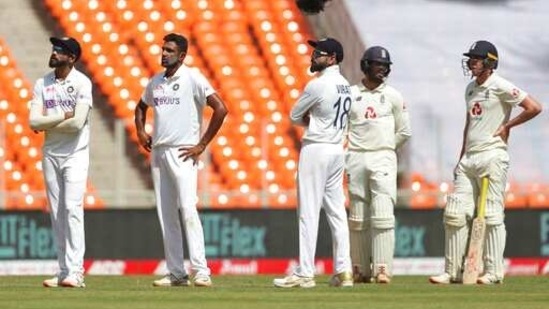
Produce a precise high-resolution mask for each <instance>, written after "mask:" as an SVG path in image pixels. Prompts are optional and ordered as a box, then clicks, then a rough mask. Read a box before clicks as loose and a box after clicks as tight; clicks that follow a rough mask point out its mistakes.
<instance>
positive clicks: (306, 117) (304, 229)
mask: <svg viewBox="0 0 549 309" xmlns="http://www.w3.org/2000/svg"><path fill="white" fill-rule="evenodd" d="M309 44H310V45H311V46H312V47H314V48H315V50H314V51H313V54H312V57H311V69H310V70H311V72H319V75H318V77H317V78H316V79H314V80H312V81H310V82H309V83H308V84H307V86H306V87H305V90H304V92H303V94H302V95H301V96H300V98H299V99H298V101H297V103H296V104H295V105H294V107H293V108H292V111H291V115H290V118H291V120H292V122H293V123H294V124H297V125H301V126H305V127H306V129H305V134H304V136H303V141H302V146H301V152H300V155H299V163H298V170H297V194H298V218H299V267H297V269H296V270H295V272H294V273H293V274H292V275H290V276H288V277H285V278H281V279H275V280H274V282H273V283H274V285H275V286H277V287H283V288H286V287H303V288H310V287H314V286H315V285H316V283H315V281H314V275H315V264H314V261H315V251H316V243H317V236H318V223H319V216H320V210H321V208H324V211H325V213H326V217H327V219H328V224H329V226H330V230H331V233H332V242H333V256H334V271H335V274H336V275H334V277H332V280H331V285H334V286H352V285H353V280H352V272H351V270H352V269H351V259H350V251H349V250H350V249H349V230H348V224H347V214H346V212H345V196H344V191H343V172H344V152H343V136H344V131H345V127H346V126H347V117H348V115H349V112H350V108H351V101H352V99H351V90H350V85H349V82H348V81H347V80H346V79H345V78H344V77H343V76H342V75H341V74H340V72H339V65H338V64H339V63H340V62H341V61H342V60H343V47H342V46H341V44H340V43H339V42H338V41H336V40H335V39H332V38H327V39H323V40H320V41H316V42H315V41H309Z"/></svg>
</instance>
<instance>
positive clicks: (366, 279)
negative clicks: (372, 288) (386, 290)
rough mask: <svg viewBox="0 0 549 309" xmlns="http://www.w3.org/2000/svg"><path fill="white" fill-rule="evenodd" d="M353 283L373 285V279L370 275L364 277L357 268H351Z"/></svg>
mask: <svg viewBox="0 0 549 309" xmlns="http://www.w3.org/2000/svg"><path fill="white" fill-rule="evenodd" d="M353 282H354V283H373V282H374V278H372V276H371V274H370V275H365V274H363V273H362V272H361V271H360V268H359V267H358V266H356V265H355V266H353Z"/></svg>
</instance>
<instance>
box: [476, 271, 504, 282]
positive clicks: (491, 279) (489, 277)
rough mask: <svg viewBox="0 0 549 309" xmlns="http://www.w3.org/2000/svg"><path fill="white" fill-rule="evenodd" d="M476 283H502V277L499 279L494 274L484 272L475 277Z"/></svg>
mask: <svg viewBox="0 0 549 309" xmlns="http://www.w3.org/2000/svg"><path fill="white" fill-rule="evenodd" d="M477 283H478V284H500V283H503V280H502V279H499V278H498V277H497V276H496V275H494V274H491V273H486V274H484V275H482V276H480V277H478V279H477Z"/></svg>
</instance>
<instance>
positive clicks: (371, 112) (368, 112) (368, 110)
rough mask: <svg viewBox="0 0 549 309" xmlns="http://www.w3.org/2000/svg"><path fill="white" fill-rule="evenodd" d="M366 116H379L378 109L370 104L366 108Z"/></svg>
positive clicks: (368, 117) (372, 117) (371, 117)
mask: <svg viewBox="0 0 549 309" xmlns="http://www.w3.org/2000/svg"><path fill="white" fill-rule="evenodd" d="M364 118H366V119H374V118H377V114H376V110H375V108H374V107H373V106H368V107H367V108H366V112H365V113H364Z"/></svg>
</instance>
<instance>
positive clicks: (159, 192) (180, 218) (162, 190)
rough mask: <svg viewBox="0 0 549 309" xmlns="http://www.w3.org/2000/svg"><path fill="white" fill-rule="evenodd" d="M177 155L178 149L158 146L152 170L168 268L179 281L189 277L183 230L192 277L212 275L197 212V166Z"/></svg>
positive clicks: (154, 150) (154, 151) (153, 158)
mask: <svg viewBox="0 0 549 309" xmlns="http://www.w3.org/2000/svg"><path fill="white" fill-rule="evenodd" d="M178 156H179V151H178V147H155V148H154V149H153V151H152V161H151V170H152V178H153V184H154V194H155V198H156V207H157V212H158V219H159V220H160V227H161V229H162V238H163V241H164V254H165V257H166V266H167V268H168V271H169V272H170V273H171V274H173V275H174V276H176V277H178V278H181V277H183V276H185V275H187V271H186V270H185V268H184V265H183V261H184V257H183V234H182V232H183V229H184V230H185V234H186V239H187V245H188V248H189V257H190V261H191V270H192V273H193V275H208V276H209V275H210V269H209V268H208V265H207V263H206V253H205V248H204V231H203V229H202V223H201V222H200V218H199V216H198V211H197V209H196V203H197V202H198V197H197V182H198V170H197V166H196V165H193V162H192V160H190V159H189V160H187V161H185V162H183V160H182V159H181V158H179V157H178Z"/></svg>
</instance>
